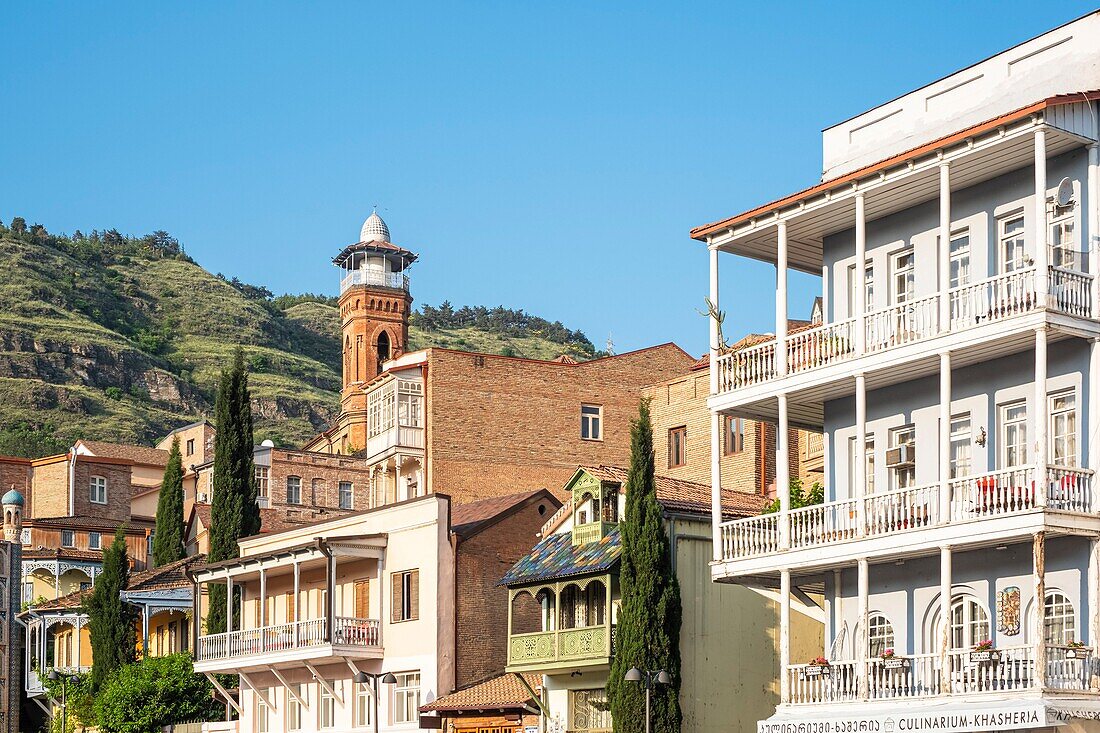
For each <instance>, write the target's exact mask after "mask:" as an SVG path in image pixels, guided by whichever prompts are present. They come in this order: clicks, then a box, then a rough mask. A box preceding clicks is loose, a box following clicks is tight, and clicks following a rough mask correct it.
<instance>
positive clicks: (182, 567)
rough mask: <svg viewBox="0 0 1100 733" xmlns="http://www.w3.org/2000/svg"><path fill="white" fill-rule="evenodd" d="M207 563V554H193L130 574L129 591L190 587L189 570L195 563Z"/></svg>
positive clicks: (127, 588) (127, 587)
mask: <svg viewBox="0 0 1100 733" xmlns="http://www.w3.org/2000/svg"><path fill="white" fill-rule="evenodd" d="M205 563H206V555H192V556H191V557H185V558H183V559H182V560H176V561H175V562H171V563H168V564H167V565H161V566H160V567H159V568H153V569H152V570H144V571H142V572H140V573H135V574H133V575H131V576H130V582H129V584H128V585H127V586H126V590H127V591H151V590H167V589H170V588H190V587H191V581H190V580H189V579H188V578H187V571H188V570H189V569H190V568H191V566H193V565H203V564H205Z"/></svg>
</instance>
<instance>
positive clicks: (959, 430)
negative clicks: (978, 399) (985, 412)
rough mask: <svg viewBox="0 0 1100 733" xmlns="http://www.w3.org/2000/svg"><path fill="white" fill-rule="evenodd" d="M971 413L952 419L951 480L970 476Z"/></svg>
mask: <svg viewBox="0 0 1100 733" xmlns="http://www.w3.org/2000/svg"><path fill="white" fill-rule="evenodd" d="M970 446H971V433H970V413H969V412H968V413H966V414H965V415H956V416H955V417H952V418H951V452H950V456H951V478H965V477H966V476H969V475H970V452H971V448H970Z"/></svg>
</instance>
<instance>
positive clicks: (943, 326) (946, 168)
mask: <svg viewBox="0 0 1100 733" xmlns="http://www.w3.org/2000/svg"><path fill="white" fill-rule="evenodd" d="M939 275H940V276H939V281H940V283H939V285H940V287H939V294H940V304H939V305H940V307H939V329H938V330H939V331H941V332H942V331H946V330H947V329H948V327H949V325H950V323H951V315H950V314H951V310H950V309H951V304H950V302H949V300H948V297H947V293H948V291H949V290H950V289H951V167H950V165H949V164H948V163H946V162H941V163H940V247H939Z"/></svg>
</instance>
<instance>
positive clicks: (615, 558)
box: [498, 527, 622, 585]
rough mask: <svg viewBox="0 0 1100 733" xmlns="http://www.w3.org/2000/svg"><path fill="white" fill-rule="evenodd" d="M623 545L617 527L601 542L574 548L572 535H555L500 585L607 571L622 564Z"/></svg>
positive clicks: (505, 576) (532, 552) (522, 562)
mask: <svg viewBox="0 0 1100 733" xmlns="http://www.w3.org/2000/svg"><path fill="white" fill-rule="evenodd" d="M621 553H622V544H621V543H620V541H619V528H618V527H614V528H612V529H611V531H609V532H608V533H607V535H606V536H605V537H604V538H603V539H601V540H600V541H599V542H585V543H584V544H582V545H577V546H574V545H573V535H572V533H570V532H559V533H558V534H552V535H550V536H549V537H546V538H544V539H542V540H539V543H538V544H537V545H535V546H534V547H533V548H531V551H530V552H528V553H527V554H526V555H524V556H523V557H522V558H520V560H519V562H517V563H516V564H515V565H513V566H512V569H511V570H509V571H508V572H507V573H505V575H504V577H503V578H501V579H500V583H498V585H519V584H527V583H536V582H538V581H540V580H550V579H558V578H571V577H573V576H575V575H591V574H593V573H602V572H606V571H607V570H610V569H611V568H613V567H614V566H615V565H616V563H618V562H619V555H620V554H621Z"/></svg>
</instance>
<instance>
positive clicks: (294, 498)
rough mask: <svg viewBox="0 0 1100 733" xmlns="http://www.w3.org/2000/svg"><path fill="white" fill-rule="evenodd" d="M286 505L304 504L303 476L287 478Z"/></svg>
mask: <svg viewBox="0 0 1100 733" xmlns="http://www.w3.org/2000/svg"><path fill="white" fill-rule="evenodd" d="M286 503H287V504H301V503H302V477H301V476H287V477H286Z"/></svg>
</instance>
